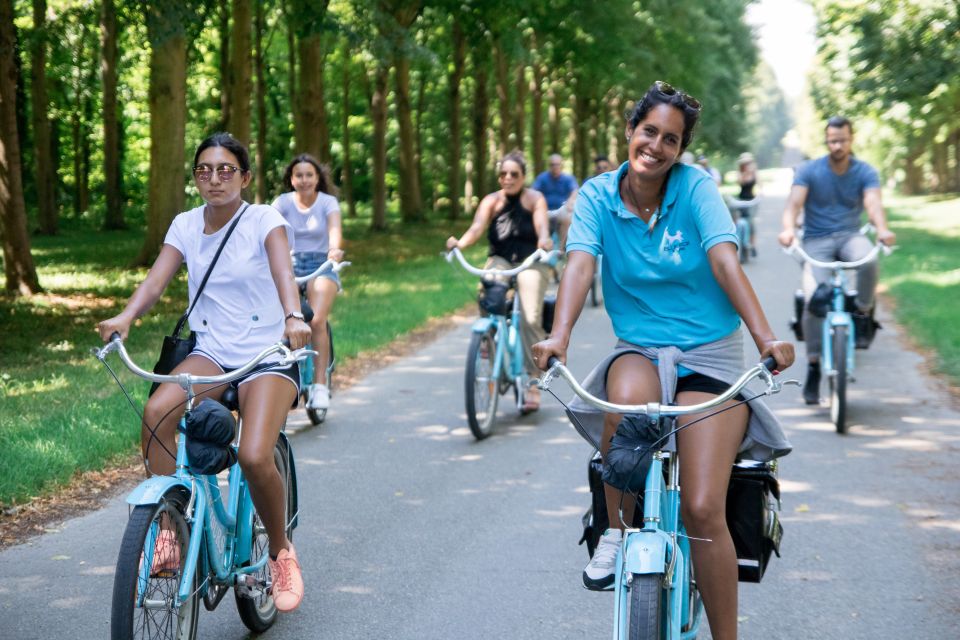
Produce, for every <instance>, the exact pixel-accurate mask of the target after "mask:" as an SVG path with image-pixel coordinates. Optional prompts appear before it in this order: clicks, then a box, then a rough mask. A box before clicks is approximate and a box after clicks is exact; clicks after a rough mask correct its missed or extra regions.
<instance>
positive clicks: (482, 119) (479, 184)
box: [467, 42, 490, 210]
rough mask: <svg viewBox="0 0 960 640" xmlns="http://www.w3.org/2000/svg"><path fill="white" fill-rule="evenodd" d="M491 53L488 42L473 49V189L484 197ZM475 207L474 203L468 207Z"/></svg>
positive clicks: (488, 161)
mask: <svg viewBox="0 0 960 640" xmlns="http://www.w3.org/2000/svg"><path fill="white" fill-rule="evenodd" d="M489 53H490V50H489V49H488V48H487V46H486V43H483V42H480V43H477V46H476V48H475V49H474V50H473V83H474V84H473V119H472V122H471V125H472V129H473V131H472V133H473V176H472V183H473V190H474V191H475V192H476V194H477V197H480V198H482V197H483V195H484V194H485V193H486V189H487V180H488V177H487V168H488V165H489V163H490V159H489V157H488V156H487V127H488V126H489V122H490V95H489V93H488V90H487V89H488V87H487V74H488V72H489V57H488V56H489ZM467 208H468V210H469V209H472V208H473V203H470V205H469V206H468V207H467Z"/></svg>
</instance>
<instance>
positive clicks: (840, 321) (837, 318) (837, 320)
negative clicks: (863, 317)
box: [827, 311, 851, 327]
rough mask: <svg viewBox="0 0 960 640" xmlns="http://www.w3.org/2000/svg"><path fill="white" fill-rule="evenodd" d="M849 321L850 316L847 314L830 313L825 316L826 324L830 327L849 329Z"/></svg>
mask: <svg viewBox="0 0 960 640" xmlns="http://www.w3.org/2000/svg"><path fill="white" fill-rule="evenodd" d="M850 320H851V318H850V314H848V313H840V312H837V311H831V312H829V313H828V314H827V322H828V323H829V324H830V326H831V327H849V326H850V325H851V322H850Z"/></svg>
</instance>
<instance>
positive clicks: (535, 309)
mask: <svg viewBox="0 0 960 640" xmlns="http://www.w3.org/2000/svg"><path fill="white" fill-rule="evenodd" d="M515 266H517V265H515V264H510V262H509V261H507V260H505V259H504V258H501V257H500V256H490V257H489V258H488V259H487V263H486V264H485V265H484V266H483V268H484V269H497V270H504V269H513V268H514V267H515ZM549 273H550V267H549V266H547V265H545V264H542V263H539V262H535V263H534V264H533V265H532V266H531V267H530V268H529V269H527V270H526V271H522V272H521V273H520V274H519V275H518V276H517V290H518V291H517V292H518V293H519V294H520V309H521V311H522V312H523V321H522V322H521V323H520V325H521V326H520V334H521V336H522V337H523V361H524V364H525V365H526V368H527V373H529V374H530V375H531V376H538V375H540V370H539V369H538V368H537V365H536V364H535V363H534V362H533V353H532V352H531V351H530V347H532V346H533V345H534V344H536V343H537V342H540V341H541V340H543V339H545V338H546V337H547V332H546V331H544V330H543V297H544V296H545V295H546V293H547V283H548V282H549ZM495 280H496V281H498V282H503V283H504V284H510V279H509V278H495Z"/></svg>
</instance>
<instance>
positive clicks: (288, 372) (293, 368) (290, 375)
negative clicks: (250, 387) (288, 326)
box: [190, 349, 300, 409]
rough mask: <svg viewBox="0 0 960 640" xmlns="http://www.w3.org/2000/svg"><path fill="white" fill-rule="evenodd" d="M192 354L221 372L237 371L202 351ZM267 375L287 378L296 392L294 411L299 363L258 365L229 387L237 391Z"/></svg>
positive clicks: (298, 379)
mask: <svg viewBox="0 0 960 640" xmlns="http://www.w3.org/2000/svg"><path fill="white" fill-rule="evenodd" d="M194 354H196V355H200V356H203V357H204V358H206V359H207V360H209V361H210V362H213V363H214V364H216V365H217V366H218V367H220V369H221V370H223V372H224V373H230V372H231V371H236V370H237V369H238V367H233V368H229V367H224V366H223V365H222V364H220V363H219V362H217V361H216V360H214V359H213V356H211V355H210V354H208V353H206V352H204V351H201V350H200V349H194V350H193V352H192V353H191V354H190V355H194ZM268 375H269V376H280V377H282V378H287V379H288V380H290V382H292V383H293V388H294V389H296V392H297V393H296V395H294V397H293V408H294V409H295V408H296V407H297V404H298V403H299V400H300V363H299V362H294V363H293V364H291V365H287V366H285V367H282V366H279V365H277V364H276V363H272V362H266V363H260V364H258V365H257V366H255V367H254V368H253V370H252V371H250V372H249V373H247V374H246V375H244V376H241V377H239V378H237V379H236V380H234V381H233V382H231V383H230V386H232V387H233V388H234V389H238V390H239V388H240V385H241V384H243V383H245V382H249V381H251V380H253V379H254V378H259V377H260V376H268Z"/></svg>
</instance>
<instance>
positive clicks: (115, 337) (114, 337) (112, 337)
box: [107, 331, 120, 342]
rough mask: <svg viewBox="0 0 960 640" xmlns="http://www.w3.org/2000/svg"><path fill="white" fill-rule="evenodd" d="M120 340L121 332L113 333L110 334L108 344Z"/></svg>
mask: <svg viewBox="0 0 960 640" xmlns="http://www.w3.org/2000/svg"><path fill="white" fill-rule="evenodd" d="M119 339H120V332H119V331H114V332H113V333H111V334H110V339H109V340H108V341H107V342H113V341H114V340H119Z"/></svg>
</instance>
